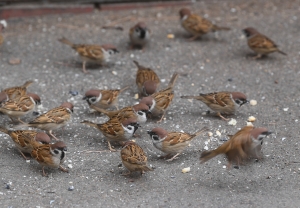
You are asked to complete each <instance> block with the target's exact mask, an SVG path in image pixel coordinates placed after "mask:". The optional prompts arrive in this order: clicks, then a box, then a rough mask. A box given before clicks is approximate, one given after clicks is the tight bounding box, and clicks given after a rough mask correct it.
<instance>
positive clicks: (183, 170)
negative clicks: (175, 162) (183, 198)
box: [181, 167, 191, 173]
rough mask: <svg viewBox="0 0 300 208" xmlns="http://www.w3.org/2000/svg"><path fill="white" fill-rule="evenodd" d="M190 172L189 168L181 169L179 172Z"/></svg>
mask: <svg viewBox="0 0 300 208" xmlns="http://www.w3.org/2000/svg"><path fill="white" fill-rule="evenodd" d="M190 171H191V168H190V167H187V168H183V169H182V170H181V172H182V173H188V172H190Z"/></svg>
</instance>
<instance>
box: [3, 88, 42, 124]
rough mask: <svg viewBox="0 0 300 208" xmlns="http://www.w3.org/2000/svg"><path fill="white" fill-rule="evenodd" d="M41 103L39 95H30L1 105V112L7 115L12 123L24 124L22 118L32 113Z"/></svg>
mask: <svg viewBox="0 0 300 208" xmlns="http://www.w3.org/2000/svg"><path fill="white" fill-rule="evenodd" d="M40 103H41V99H40V97H39V96H38V95H37V94H33V93H28V94H27V95H23V96H21V97H20V98H18V99H14V100H8V101H6V102H3V103H1V104H0V112H2V113H4V114H6V115H7V116H8V117H9V118H10V119H11V120H12V122H14V121H15V120H17V121H19V122H21V123H23V124H24V123H25V122H23V121H22V120H21V119H20V117H22V116H25V115H26V114H28V113H30V112H32V111H33V110H34V108H35V106H36V105H39V104H40Z"/></svg>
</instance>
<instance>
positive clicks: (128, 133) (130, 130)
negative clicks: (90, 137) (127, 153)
mask: <svg viewBox="0 0 300 208" xmlns="http://www.w3.org/2000/svg"><path fill="white" fill-rule="evenodd" d="M81 123H83V124H87V125H89V126H92V127H94V128H96V129H98V130H99V131H101V132H102V134H103V135H104V136H105V137H106V140H107V143H108V148H109V150H110V151H112V152H115V151H116V150H115V149H114V148H112V146H111V144H110V142H122V141H126V140H129V139H130V138H131V137H132V136H133V134H134V133H135V131H136V130H137V129H138V128H139V127H140V125H139V124H138V123H137V120H136V119H135V118H129V119H123V120H121V121H120V120H119V119H118V118H112V119H110V120H108V121H107V122H105V123H103V124H96V123H93V122H91V121H87V120H84V121H82V122H81Z"/></svg>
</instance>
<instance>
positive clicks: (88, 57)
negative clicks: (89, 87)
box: [58, 37, 119, 73]
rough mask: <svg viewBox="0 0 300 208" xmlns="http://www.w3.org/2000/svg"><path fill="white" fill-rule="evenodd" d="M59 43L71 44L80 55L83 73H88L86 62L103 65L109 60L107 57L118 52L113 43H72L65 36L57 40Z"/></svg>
mask: <svg viewBox="0 0 300 208" xmlns="http://www.w3.org/2000/svg"><path fill="white" fill-rule="evenodd" d="M58 41H59V42H61V43H64V44H66V45H69V46H71V47H72V48H73V49H74V50H75V51H76V52H77V53H78V55H79V56H80V57H81V59H82V61H83V63H82V71H83V73H88V71H87V70H86V69H85V65H86V63H89V62H90V63H97V64H100V65H105V64H106V63H108V62H109V58H110V56H111V55H112V54H115V53H117V52H119V51H118V50H117V49H116V47H115V46H113V45H109V44H106V45H101V46H100V45H85V44H73V43H72V42H71V41H69V40H68V39H66V38H64V37H63V38H61V39H59V40H58Z"/></svg>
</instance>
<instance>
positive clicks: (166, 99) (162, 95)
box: [140, 73, 178, 123]
mask: <svg viewBox="0 0 300 208" xmlns="http://www.w3.org/2000/svg"><path fill="white" fill-rule="evenodd" d="M177 78H178V74H177V73H174V74H173V76H172V78H171V80H170V82H169V85H168V87H167V88H166V89H164V90H160V91H159V92H156V93H154V94H152V95H150V96H148V97H143V98H142V100H141V101H140V103H143V104H146V105H147V106H149V111H150V112H151V115H153V116H154V117H161V118H160V120H159V121H158V123H159V122H161V121H162V120H163V118H164V116H165V113H166V110H167V108H168V107H169V105H170V104H171V102H172V100H173V98H174V92H173V87H174V84H175V81H176V80H177Z"/></svg>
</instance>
